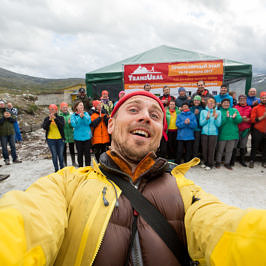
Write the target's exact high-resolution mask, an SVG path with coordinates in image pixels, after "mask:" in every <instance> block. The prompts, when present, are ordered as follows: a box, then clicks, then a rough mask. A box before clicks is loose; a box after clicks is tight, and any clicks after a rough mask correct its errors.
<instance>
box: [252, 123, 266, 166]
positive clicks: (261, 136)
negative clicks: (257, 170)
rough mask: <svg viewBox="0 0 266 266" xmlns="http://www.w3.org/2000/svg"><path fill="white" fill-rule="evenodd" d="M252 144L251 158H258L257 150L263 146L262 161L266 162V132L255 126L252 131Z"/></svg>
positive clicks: (253, 159)
mask: <svg viewBox="0 0 266 266" xmlns="http://www.w3.org/2000/svg"><path fill="white" fill-rule="evenodd" d="M252 140H253V141H252V145H251V153H250V160H251V161H255V160H256V152H257V150H258V148H259V146H260V145H261V146H262V162H266V133H263V132H260V131H259V130H257V129H256V128H253V132H252Z"/></svg>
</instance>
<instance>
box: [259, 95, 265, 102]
mask: <svg viewBox="0 0 266 266" xmlns="http://www.w3.org/2000/svg"><path fill="white" fill-rule="evenodd" d="M260 101H261V103H262V104H266V95H265V96H262V97H260Z"/></svg>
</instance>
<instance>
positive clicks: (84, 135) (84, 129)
mask: <svg viewBox="0 0 266 266" xmlns="http://www.w3.org/2000/svg"><path fill="white" fill-rule="evenodd" d="M70 121H71V125H72V127H73V128H74V140H78V141H85V140H89V139H91V128H90V124H91V117H90V116H89V114H88V113H87V112H84V116H83V117H82V118H81V117H80V115H79V114H77V113H73V114H72V115H71V117H70Z"/></svg>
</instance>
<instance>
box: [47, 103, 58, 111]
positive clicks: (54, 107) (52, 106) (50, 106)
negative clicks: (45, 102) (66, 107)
mask: <svg viewBox="0 0 266 266" xmlns="http://www.w3.org/2000/svg"><path fill="white" fill-rule="evenodd" d="M50 108H53V109H55V110H56V111H57V110H58V108H57V106H56V105H55V104H53V103H52V104H50V105H49V109H50Z"/></svg>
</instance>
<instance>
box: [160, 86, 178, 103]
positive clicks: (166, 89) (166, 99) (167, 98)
mask: <svg viewBox="0 0 266 266" xmlns="http://www.w3.org/2000/svg"><path fill="white" fill-rule="evenodd" d="M160 100H161V101H162V103H163V106H164V107H168V106H169V103H170V101H171V100H175V97H174V96H171V95H170V88H169V87H168V86H164V87H163V96H160Z"/></svg>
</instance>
